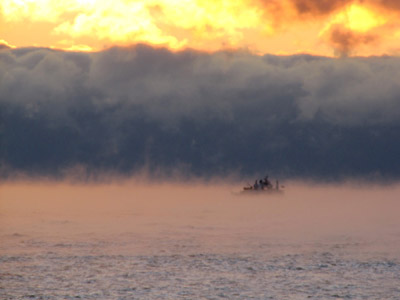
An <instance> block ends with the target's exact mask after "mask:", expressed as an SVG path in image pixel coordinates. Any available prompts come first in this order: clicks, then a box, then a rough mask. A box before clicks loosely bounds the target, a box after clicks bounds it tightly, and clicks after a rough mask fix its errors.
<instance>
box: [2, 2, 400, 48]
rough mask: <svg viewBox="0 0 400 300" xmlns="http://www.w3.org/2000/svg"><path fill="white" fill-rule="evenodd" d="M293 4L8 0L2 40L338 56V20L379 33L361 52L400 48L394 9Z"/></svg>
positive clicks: (356, 4)
mask: <svg viewBox="0 0 400 300" xmlns="http://www.w3.org/2000/svg"><path fill="white" fill-rule="evenodd" d="M293 3H294V2H293V0H286V1H280V2H271V1H261V0H238V1H228V0H217V1H206V0H180V1H179V0H170V1H167V0H149V1H128V0H116V1H104V0H65V1H55V0H3V1H2V2H1V4H0V12H1V18H0V39H1V40H4V41H6V42H7V43H9V44H13V45H16V46H17V47H21V46H32V45H34V46H43V47H52V48H60V49H64V50H71V51H96V50H102V49H105V48H108V47H111V46H114V45H119V46H126V45H131V44H136V43H147V44H151V45H161V46H166V47H168V48H170V49H173V50H180V49H184V48H194V49H197V50H201V51H208V52H210V51H217V50H222V49H249V50H251V51H254V52H256V53H260V54H264V53H272V54H295V53H310V54H317V55H327V56H332V55H334V50H335V49H334V48H335V47H334V45H332V43H331V41H330V40H329V38H328V39H327V38H326V36H327V33H329V32H330V30H331V29H332V28H333V26H337V25H340V26H341V27H343V28H346V30H349V31H351V32H352V33H354V34H359V33H361V34H368V33H369V32H370V31H373V34H374V35H377V36H379V40H380V45H379V47H377V45H367V44H368V43H364V44H363V45H362V46H363V47H360V48H355V51H354V52H355V54H357V55H380V54H398V53H400V42H398V39H395V36H396V32H398V31H399V24H398V21H397V19H398V12H396V11H390V10H389V9H386V8H384V7H378V6H376V5H375V6H372V4H368V1H365V3H364V2H358V1H353V2H351V3H350V4H348V5H343V6H342V7H339V8H338V9H335V10H333V11H332V12H329V13H328V14H326V15H325V14H321V15H315V16H309V15H307V16H306V17H304V16H301V15H300V13H299V12H298V11H296V9H295V6H294V4H293ZM367 4H368V5H367ZM377 31H378V32H377ZM3 44H5V42H4V43H3ZM353 46H354V47H356V46H358V45H355V44H354V45H353ZM396 51H397V52H396Z"/></svg>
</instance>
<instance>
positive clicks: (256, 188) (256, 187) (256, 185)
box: [253, 179, 259, 190]
mask: <svg viewBox="0 0 400 300" xmlns="http://www.w3.org/2000/svg"><path fill="white" fill-rule="evenodd" d="M253 187H254V189H255V190H258V188H259V185H258V181H257V179H256V181H255V182H254V186H253Z"/></svg>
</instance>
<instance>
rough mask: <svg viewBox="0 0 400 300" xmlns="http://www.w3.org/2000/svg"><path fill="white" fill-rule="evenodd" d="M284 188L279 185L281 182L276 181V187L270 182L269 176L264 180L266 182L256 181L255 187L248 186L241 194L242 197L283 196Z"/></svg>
mask: <svg viewBox="0 0 400 300" xmlns="http://www.w3.org/2000/svg"><path fill="white" fill-rule="evenodd" d="M283 188H284V186H281V185H279V181H278V180H276V181H275V186H273V185H272V184H271V182H270V181H269V180H268V176H266V177H265V178H264V180H261V179H260V180H256V181H255V182H254V184H253V185H251V184H248V185H247V186H245V187H243V190H242V191H241V192H240V194H241V195H265V194H273V195H282V194H283Z"/></svg>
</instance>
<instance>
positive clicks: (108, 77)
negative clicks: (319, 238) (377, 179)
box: [0, 46, 400, 179]
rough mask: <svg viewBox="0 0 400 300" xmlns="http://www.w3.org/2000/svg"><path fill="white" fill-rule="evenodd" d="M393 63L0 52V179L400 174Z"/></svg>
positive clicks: (399, 94) (141, 52) (137, 51)
mask: <svg viewBox="0 0 400 300" xmlns="http://www.w3.org/2000/svg"><path fill="white" fill-rule="evenodd" d="M399 76H400V59H399V58H391V57H382V58H342V59H328V58H321V57H312V56H290V57H277V56H264V57H260V56H254V55H251V54H248V53H242V52H220V53H215V54H204V53H199V52H194V51H183V52H178V53H173V52H170V51H168V50H166V49H153V48H150V47H147V46H137V47H134V48H126V49H121V48H113V49H110V50H107V51H104V52H99V53H92V54H86V53H68V52H57V51H52V50H47V49H15V50H5V51H1V52H0V117H1V126H0V134H1V140H0V142H1V152H0V154H1V163H2V167H1V170H2V176H3V177H7V176H12V175H13V174H16V173H19V172H22V173H27V174H31V175H48V176H62V174H64V172H66V170H69V169H74V168H75V169H76V168H83V169H84V170H85V172H88V173H91V172H92V173H96V172H99V171H104V172H114V173H118V174H132V173H134V172H137V171H141V170H143V169H144V168H145V169H146V170H148V171H149V172H162V173H163V174H169V173H173V172H175V171H176V170H179V171H180V172H183V173H185V174H188V175H200V176H212V175H223V174H229V173H230V172H236V173H239V174H241V175H249V174H256V173H258V174H264V173H265V172H270V173H274V174H279V175H282V176H286V177H296V176H306V177H312V178H322V179H327V178H340V177H342V176H354V177H363V176H370V175H371V174H372V175H381V176H386V177H396V178H397V177H399V176H400V163H399V162H398V159H397V156H398V153H400V138H399V137H400V133H399V132H400V131H399V129H400V100H399V99H400V87H399V85H398V78H399Z"/></svg>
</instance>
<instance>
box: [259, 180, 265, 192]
mask: <svg viewBox="0 0 400 300" xmlns="http://www.w3.org/2000/svg"><path fill="white" fill-rule="evenodd" d="M264 187H265V184H264V182H263V181H262V180H261V179H260V189H262V190H263V189H264Z"/></svg>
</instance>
